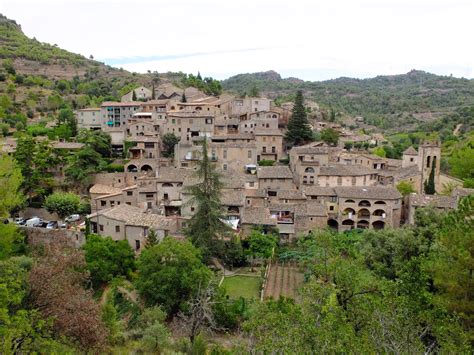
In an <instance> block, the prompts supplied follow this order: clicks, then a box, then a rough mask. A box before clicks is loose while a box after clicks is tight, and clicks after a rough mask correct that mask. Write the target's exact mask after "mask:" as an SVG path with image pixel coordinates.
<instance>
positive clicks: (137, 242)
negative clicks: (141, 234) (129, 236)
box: [135, 240, 140, 250]
mask: <svg viewBox="0 0 474 355" xmlns="http://www.w3.org/2000/svg"><path fill="white" fill-rule="evenodd" d="M135 250H140V241H139V240H135Z"/></svg>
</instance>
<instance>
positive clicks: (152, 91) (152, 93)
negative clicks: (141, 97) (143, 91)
mask: <svg viewBox="0 0 474 355" xmlns="http://www.w3.org/2000/svg"><path fill="white" fill-rule="evenodd" d="M151 99H152V100H154V99H156V96H155V84H154V83H153V86H152V87H151Z"/></svg>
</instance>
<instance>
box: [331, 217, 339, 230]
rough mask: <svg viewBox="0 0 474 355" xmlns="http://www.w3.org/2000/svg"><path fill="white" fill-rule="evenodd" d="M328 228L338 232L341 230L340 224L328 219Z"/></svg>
mask: <svg viewBox="0 0 474 355" xmlns="http://www.w3.org/2000/svg"><path fill="white" fill-rule="evenodd" d="M328 227H329V228H332V229H336V230H337V229H338V228H339V223H338V222H337V221H336V220H335V219H328Z"/></svg>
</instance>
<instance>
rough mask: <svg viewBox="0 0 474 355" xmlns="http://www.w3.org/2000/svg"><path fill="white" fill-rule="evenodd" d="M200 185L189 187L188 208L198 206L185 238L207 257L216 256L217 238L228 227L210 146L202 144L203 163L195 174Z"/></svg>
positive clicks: (201, 161)
mask: <svg viewBox="0 0 474 355" xmlns="http://www.w3.org/2000/svg"><path fill="white" fill-rule="evenodd" d="M196 177H197V178H198V180H199V182H198V183H197V184H195V185H192V186H190V187H188V188H187V189H186V190H187V192H188V193H190V194H191V195H192V198H191V200H190V201H189V204H193V205H195V206H196V213H195V214H194V215H193V217H192V218H191V220H190V222H189V226H188V228H187V229H186V235H187V236H188V238H190V239H191V241H192V243H193V244H194V245H195V246H196V247H198V248H200V249H201V250H202V253H203V255H204V256H205V257H209V256H210V255H211V254H216V252H217V249H218V246H219V244H220V243H219V242H218V238H219V237H221V236H223V235H224V234H226V233H227V232H228V231H229V227H227V225H226V224H225V223H224V222H222V220H221V219H222V217H223V216H222V213H221V202H220V196H221V189H222V187H223V184H222V182H221V180H220V175H219V173H218V172H217V171H216V168H215V166H214V165H213V164H212V163H211V160H210V159H209V156H208V150H207V142H206V141H205V140H204V142H203V144H202V159H201V160H200V161H199V165H198V168H197V170H196Z"/></svg>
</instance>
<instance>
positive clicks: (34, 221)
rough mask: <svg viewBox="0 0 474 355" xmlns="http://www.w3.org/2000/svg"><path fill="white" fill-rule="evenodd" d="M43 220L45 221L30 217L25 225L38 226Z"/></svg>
mask: <svg viewBox="0 0 474 355" xmlns="http://www.w3.org/2000/svg"><path fill="white" fill-rule="evenodd" d="M41 222H43V220H42V219H41V218H39V217H33V218H30V219H29V220H27V221H26V224H25V225H26V226H27V227H36V226H37V225H38V224H40V223H41Z"/></svg>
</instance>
